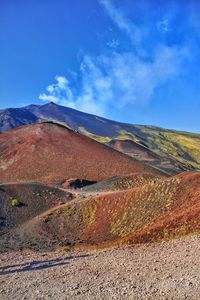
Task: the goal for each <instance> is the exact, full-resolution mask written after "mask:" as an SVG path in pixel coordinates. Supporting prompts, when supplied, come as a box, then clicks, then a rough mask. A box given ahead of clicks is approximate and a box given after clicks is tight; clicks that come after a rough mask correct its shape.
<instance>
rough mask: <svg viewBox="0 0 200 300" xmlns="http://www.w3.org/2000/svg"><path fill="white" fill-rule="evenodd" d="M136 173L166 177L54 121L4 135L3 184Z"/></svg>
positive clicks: (0, 140) (0, 144)
mask: <svg viewBox="0 0 200 300" xmlns="http://www.w3.org/2000/svg"><path fill="white" fill-rule="evenodd" d="M133 172H140V173H144V172H145V173H146V172H148V173H151V174H155V175H163V174H162V173H161V172H159V171H157V170H156V169H153V168H152V167H149V166H146V165H144V164H143V163H141V162H138V161H137V160H134V159H132V158H129V157H127V156H126V155H124V154H121V153H119V152H117V151H115V150H113V149H111V148H109V147H107V146H105V145H102V144H100V143H97V142H96V141H94V140H92V139H90V138H87V137H85V136H82V135H80V134H79V133H76V132H74V131H72V130H70V129H68V128H66V127H63V126H61V125H58V124H53V123H50V122H47V123H40V124H33V125H28V126H23V127H20V128H17V129H13V130H11V131H9V132H6V133H2V134H0V181H1V182H13V181H14V182H15V181H17V182H18V181H23V180H35V181H40V182H44V183H52V182H54V180H57V179H62V178H66V179H69V178H84V179H89V180H103V179H106V178H108V177H111V176H115V175H124V174H130V173H133Z"/></svg>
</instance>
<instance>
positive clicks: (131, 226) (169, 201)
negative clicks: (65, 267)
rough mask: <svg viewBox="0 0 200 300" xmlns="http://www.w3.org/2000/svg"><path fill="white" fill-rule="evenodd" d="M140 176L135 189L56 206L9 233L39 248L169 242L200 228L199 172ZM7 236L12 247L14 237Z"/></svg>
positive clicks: (25, 243) (19, 245)
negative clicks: (163, 175) (164, 176)
mask: <svg viewBox="0 0 200 300" xmlns="http://www.w3.org/2000/svg"><path fill="white" fill-rule="evenodd" d="M127 179H128V180H130V178H127ZM132 179H134V177H133V178H132ZM138 179H139V178H136V180H137V182H135V186H134V180H132V188H131V189H127V190H121V191H114V192H104V193H101V192H100V193H99V194H98V195H95V196H90V195H89V194H88V195H87V196H86V195H85V197H82V198H81V197H80V198H79V199H75V200H72V201H71V202H69V203H66V204H63V205H61V206H59V207H52V208H51V209H50V210H47V211H45V212H43V213H42V214H40V215H38V216H37V217H33V218H32V219H30V220H28V221H27V222H25V223H24V224H21V226H20V227H17V228H15V229H14V231H13V232H11V233H10V234H11V235H10V236H11V237H12V238H13V237H15V239H17V241H18V244H17V245H18V246H16V247H24V246H29V247H30V245H32V243H33V241H34V246H33V247H34V248H35V249H44V247H46V246H47V245H48V246H49V247H53V248H56V247H58V246H66V245H70V246H75V247H76V246H78V247H82V246H84V247H85V246H87V247H95V248H96V247H107V246H114V245H121V244H130V243H145V242H155V241H157V242H161V241H168V240H171V239H173V238H182V237H184V236H187V235H193V234H198V233H199V232H200V174H195V173H194V174H192V173H191V174H182V175H178V176H175V177H171V178H168V179H161V178H160V179H158V178H155V180H152V177H150V178H149V179H150V180H149V181H148V178H147V177H141V178H140V183H139V185H138ZM116 180H117V185H119V178H117V179H116ZM142 181H143V184H142ZM123 182H124V178H122V183H123ZM110 184H112V185H113V182H112V183H111V182H108V185H110ZM103 185H104V186H105V183H103ZM105 187H106V186H105ZM5 239H6V243H7V245H8V247H10V245H9V243H10V241H9V239H10V238H9V236H5ZM4 242H5V241H4V239H2V241H1V243H3V244H4ZM3 244H0V248H1V247H3Z"/></svg>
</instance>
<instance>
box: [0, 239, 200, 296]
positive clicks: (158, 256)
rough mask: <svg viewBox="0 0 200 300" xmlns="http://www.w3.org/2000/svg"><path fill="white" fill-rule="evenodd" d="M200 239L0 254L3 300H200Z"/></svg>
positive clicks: (0, 284)
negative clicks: (89, 250) (89, 248)
mask: <svg viewBox="0 0 200 300" xmlns="http://www.w3.org/2000/svg"><path fill="white" fill-rule="evenodd" d="M199 257H200V237H193V238H188V239H185V240H176V241H171V242H169V243H164V244H149V245H148V244H146V245H135V246H133V247H126V248H119V249H112V250H104V251H91V252H77V251H76V252H69V253H58V252H43V253H34V252H28V251H27V250H26V251H19V252H8V253H4V254H0V299H2V300H22V299H23V300H25V299H27V300H33V299H34V300H35V299H38V300H39V299H42V300H50V299H54V300H64V299H65V300H68V299H70V300H71V299H73V300H74V299H75V300H76V299H77V300H82V299H86V300H91V299H94V300H102V299H106V300H107V299H108V300H110V299H119V300H121V299H123V300H124V299H129V300H138V299H140V300H147V299H148V300H166V299H167V300H186V299H187V300H199V295H200V271H199V270H200V260H199Z"/></svg>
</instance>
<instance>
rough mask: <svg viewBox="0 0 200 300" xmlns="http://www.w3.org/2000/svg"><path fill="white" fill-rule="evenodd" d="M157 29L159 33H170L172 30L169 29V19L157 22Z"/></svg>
mask: <svg viewBox="0 0 200 300" xmlns="http://www.w3.org/2000/svg"><path fill="white" fill-rule="evenodd" d="M157 28H158V30H159V31H161V32H162V31H164V32H168V31H169V30H170V28H169V19H168V18H166V17H165V18H162V20H160V21H159V22H157Z"/></svg>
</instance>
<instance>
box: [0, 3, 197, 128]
mask: <svg viewBox="0 0 200 300" xmlns="http://www.w3.org/2000/svg"><path fill="white" fill-rule="evenodd" d="M198 2H199V1H198V0H190V1H186V0H173V1H172V0H168V1H165V0H140V1H134V0H84V1H83V0H73V1H70V0H54V1H53V0H18V1H16V0H9V1H7V0H2V1H1V2H0V108H5V107H20V106H24V105H28V104H30V103H36V104H44V103H46V102H48V101H54V102H56V103H58V104H61V105H66V106H70V107H73V108H75V109H79V110H82V111H85V112H89V113H94V114H97V115H101V116H104V117H107V118H111V119H115V120H119V121H123V122H129V123H137V124H152V125H158V126H163V127H166V128H175V129H182V130H188V131H195V132H200V121H199V112H200V68H199V61H200V21H199V20H200V4H199V3H198Z"/></svg>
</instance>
